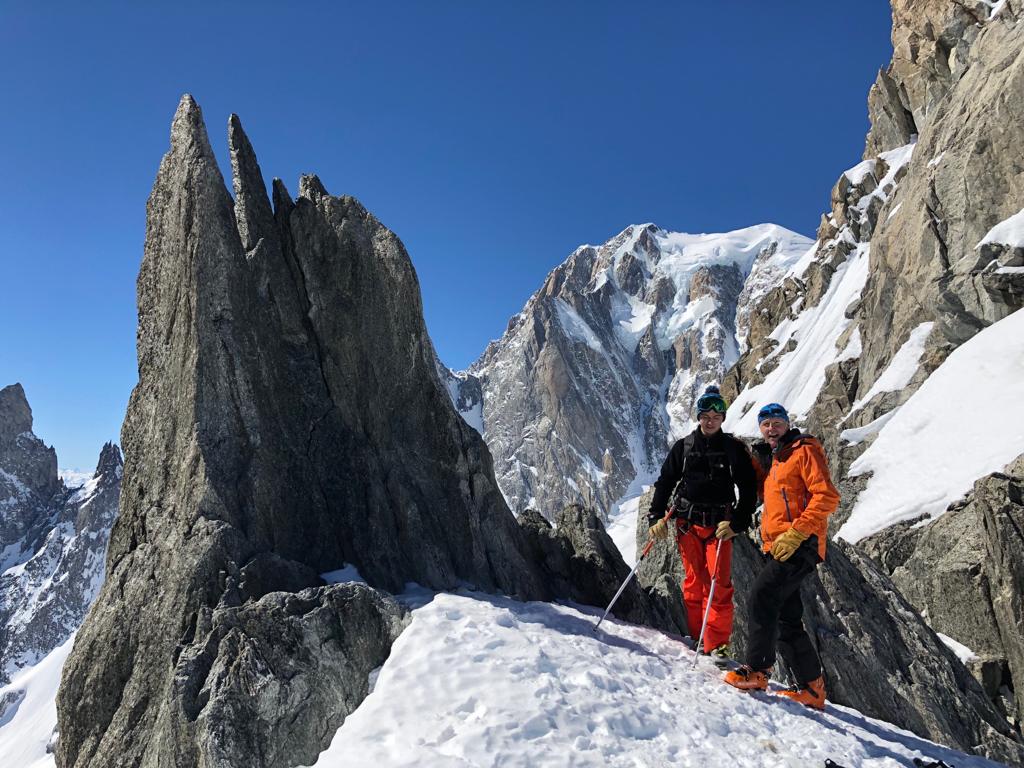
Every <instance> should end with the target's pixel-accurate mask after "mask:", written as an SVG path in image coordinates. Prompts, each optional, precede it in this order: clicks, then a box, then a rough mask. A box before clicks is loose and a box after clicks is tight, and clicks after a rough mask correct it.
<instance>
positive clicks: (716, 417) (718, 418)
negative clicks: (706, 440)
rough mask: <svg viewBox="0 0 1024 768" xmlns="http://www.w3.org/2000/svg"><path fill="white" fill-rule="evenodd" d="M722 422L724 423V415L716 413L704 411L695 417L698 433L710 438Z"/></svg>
mask: <svg viewBox="0 0 1024 768" xmlns="http://www.w3.org/2000/svg"><path fill="white" fill-rule="evenodd" d="M723 421H725V414H724V413H718V411H704V412H703V413H701V414H700V415H699V416H698V417H697V423H698V424H700V431H701V433H702V434H704V435H705V436H711V435H713V434H715V432H717V431H718V430H720V429H721V428H722V422H723Z"/></svg>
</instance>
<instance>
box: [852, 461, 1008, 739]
mask: <svg viewBox="0 0 1024 768" xmlns="http://www.w3.org/2000/svg"><path fill="white" fill-rule="evenodd" d="M913 530H914V531H915V534H916V535H914V536H913V537H910V536H908V535H900V533H899V531H892V530H891V529H887V530H885V531H882V532H881V533H878V534H876V535H875V536H873V537H871V539H870V540H869V541H868V545H869V546H870V550H869V551H870V552H871V553H872V555H873V556H874V557H875V558H876V559H877V560H878V561H879V562H880V563H881V564H882V565H883V567H886V569H887V570H888V571H889V572H890V575H891V577H892V580H893V583H894V584H895V585H896V586H897V587H898V588H899V589H900V591H901V592H902V593H903V595H904V596H905V597H906V599H907V601H908V602H909V603H910V604H911V605H913V606H914V608H915V609H916V610H918V611H920V613H921V615H922V616H924V617H925V619H926V620H927V622H928V624H929V626H931V627H932V628H933V629H934V630H935V631H937V632H941V633H943V634H944V635H947V636H949V637H951V638H953V639H954V640H956V641H957V642H959V643H961V644H963V645H965V646H967V648H969V649H970V650H971V651H972V652H973V653H974V654H975V656H976V658H975V659H973V660H971V661H969V662H968V668H969V669H971V671H972V672H973V673H974V675H975V677H976V678H977V679H978V681H979V682H980V683H981V684H982V686H983V687H984V688H985V692H986V693H987V694H988V695H989V697H990V698H991V699H992V701H993V703H995V704H996V705H997V706H1001V707H1004V709H1005V711H1004V715H1006V716H1008V717H1009V718H1010V719H1011V720H1012V721H1014V722H1016V723H1018V724H1019V723H1021V722H1024V701H1022V699H1024V697H1022V696H1021V695H1020V693H1019V690H1020V686H1021V682H1020V681H1022V680H1024V618H1022V617H1024V609H1022V602H1021V601H1022V595H1024V457H1020V458H1018V459H1017V460H1016V461H1014V462H1013V463H1011V464H1010V465H1009V466H1008V467H1006V469H1005V470H1004V471H1003V472H998V473H995V474H992V475H988V476H986V477H983V478H981V479H980V480H978V481H977V482H976V483H975V484H974V489H973V490H972V491H971V493H970V494H968V496H967V497H966V498H965V499H963V500H962V501H960V502H957V503H956V504H954V505H952V506H951V507H950V508H949V510H948V511H947V512H946V513H945V514H943V515H941V516H940V517H938V518H937V519H935V520H933V521H932V522H930V523H928V524H927V525H924V526H921V527H918V528H916V529H913Z"/></svg>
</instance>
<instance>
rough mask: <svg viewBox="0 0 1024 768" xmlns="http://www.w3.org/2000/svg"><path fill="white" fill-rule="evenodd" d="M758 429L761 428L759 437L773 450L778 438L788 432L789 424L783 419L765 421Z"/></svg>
mask: <svg viewBox="0 0 1024 768" xmlns="http://www.w3.org/2000/svg"><path fill="white" fill-rule="evenodd" d="M758 427H760V428H761V436H762V437H763V438H764V439H765V440H767V441H768V444H769V445H770V446H771V447H772V448H774V447H775V446H776V444H777V443H778V442H779V438H780V437H782V436H783V435H784V434H786V432H787V431H788V430H789V422H788V421H786V420H785V419H765V420H764V421H762V422H761V423H760V424H758Z"/></svg>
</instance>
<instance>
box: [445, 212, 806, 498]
mask: <svg viewBox="0 0 1024 768" xmlns="http://www.w3.org/2000/svg"><path fill="white" fill-rule="evenodd" d="M809 246H810V242H809V241H807V239H806V238H803V237H801V236H800V235H797V234H795V233H793V232H789V231H788V230H785V229H782V228H781V227H777V226H773V225H762V226H757V227H750V228H748V229H744V230H738V231H736V232H730V233H726V234H718V235H687V234H681V233H674V232H666V231H664V230H662V229H659V228H658V227H656V226H654V225H653V224H647V225H643V226H631V227H628V228H627V229H626V230H624V231H623V232H622V233H620V234H619V235H617V236H616V237H614V238H613V239H611V240H609V241H608V242H607V243H605V244H603V245H600V246H589V245H587V246H581V247H580V248H578V249H577V250H576V251H575V252H574V253H573V254H572V255H571V256H570V257H569V258H568V259H567V260H566V261H565V262H564V263H563V264H561V265H560V266H559V267H557V268H556V269H555V270H553V271H552V272H551V274H550V275H548V277H547V280H546V281H545V283H544V286H543V287H542V288H541V289H540V290H539V291H537V293H535V294H534V295H533V296H532V297H531V298H530V300H529V301H528V302H527V304H526V306H525V307H524V308H523V311H522V312H521V313H519V314H518V315H517V316H515V317H514V318H512V320H511V321H510V323H509V326H508V329H507V330H506V332H505V334H504V335H503V336H502V338H501V339H499V340H498V341H496V342H493V343H492V344H491V345H489V346H488V348H487V350H486V351H485V353H484V354H483V356H482V357H481V358H480V359H479V360H478V361H477V362H476V363H475V364H474V365H473V366H472V367H471V368H470V371H469V373H470V374H471V377H472V378H473V379H475V380H476V381H477V382H479V388H480V397H481V398H482V427H483V435H484V437H485V439H486V440H487V444H488V446H489V447H490V449H491V452H492V454H493V455H494V460H495V471H496V473H497V476H498V481H499V483H500V485H501V488H502V490H503V492H504V493H505V497H506V498H507V499H508V501H509V504H510V506H511V507H512V508H513V510H515V511H517V512H521V511H523V510H525V509H528V508H533V509H537V510H539V511H540V512H541V513H542V514H544V515H546V516H548V517H551V516H553V515H554V514H555V511H556V510H559V509H561V508H562V506H563V505H564V504H565V503H568V502H573V501H578V502H580V503H582V504H584V505H585V506H588V507H592V508H595V509H597V510H599V511H600V512H601V513H602V514H604V515H607V514H608V513H609V512H611V511H612V510H613V507H614V505H615V504H616V502H617V501H618V500H620V499H621V498H622V497H623V496H624V495H625V494H626V493H627V491H628V490H629V489H630V488H631V487H634V488H635V489H636V490H637V492H638V490H639V483H640V482H650V480H651V478H652V476H656V473H657V471H658V469H659V468H660V466H661V462H662V461H663V460H664V458H665V454H666V453H667V450H668V447H669V445H670V441H671V440H672V439H677V438H679V437H681V436H682V435H683V434H685V433H686V432H688V431H689V430H690V429H691V428H692V426H693V424H694V423H695V422H694V420H693V403H694V401H695V399H696V397H697V396H699V394H700V393H701V392H702V391H703V388H704V386H705V385H706V384H708V383H712V382H718V381H720V380H721V377H722V375H723V374H724V373H725V371H726V370H727V369H728V368H729V366H730V365H732V363H733V362H734V361H735V360H736V358H737V356H738V353H739V345H740V344H741V343H742V342H743V340H744V339H745V338H746V336H747V333H748V326H749V324H750V322H751V319H750V317H749V307H750V306H751V305H752V304H754V303H756V302H757V301H758V299H760V298H761V296H762V295H763V294H764V292H765V291H767V290H768V289H769V288H770V286H771V285H772V281H773V279H775V277H776V276H777V275H778V274H780V273H782V272H785V271H786V269H787V268H788V267H789V265H790V264H792V263H793V262H794V261H795V260H796V259H797V258H798V257H799V256H801V255H802V254H803V253H804V252H805V251H806V250H807V248H808V247H809ZM456 391H457V393H458V395H460V396H462V397H463V398H464V400H465V401H466V402H467V403H471V402H474V400H473V394H472V393H471V392H468V391H467V388H466V386H465V385H462V386H461V387H460V388H459V389H458V390H456Z"/></svg>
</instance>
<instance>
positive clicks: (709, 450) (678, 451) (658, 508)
mask: <svg viewBox="0 0 1024 768" xmlns="http://www.w3.org/2000/svg"><path fill="white" fill-rule="evenodd" d="M677 485H678V486H679V488H678V490H677V491H676V495H677V496H681V497H683V498H685V499H686V500H687V501H689V502H690V503H691V504H694V505H697V506H700V505H714V506H719V505H721V506H724V505H733V504H734V505H735V506H734V508H733V513H732V521H731V523H730V525H731V527H732V529H733V530H734V531H736V532H737V533H739V532H742V531H745V530H747V528H749V527H750V522H751V519H752V518H753V515H754V507H755V505H756V504H757V475H756V473H755V471H754V463H753V459H752V458H751V456H750V452H749V451H748V450H747V446H746V445H745V444H744V443H743V441H741V440H738V439H737V438H735V437H733V436H732V435H730V434H728V433H726V432H722V431H721V430H719V431H718V432H716V433H715V434H713V435H711V437H705V436H704V433H703V432H701V431H700V427H697V428H696V429H695V430H694V431H693V432H692V433H691V434H689V435H687V436H686V437H684V438H683V439H682V440H678V441H676V444H675V445H673V446H672V450H671V451H669V453H668V457H667V458H666V459H665V463H664V464H662V466H661V474H660V475H659V476H658V480H657V481H656V482H655V483H654V499H653V500H652V501H651V508H650V510H648V513H647V519H648V522H649V523H650V524H651V525H654V523H655V522H657V521H658V519H659V518H661V517H664V515H665V509H666V508H667V507H668V502H669V498H670V497H671V496H672V491H673V490H675V489H676V486H677ZM734 486H735V488H739V492H740V493H739V501H737V500H736V490H735V488H734Z"/></svg>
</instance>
